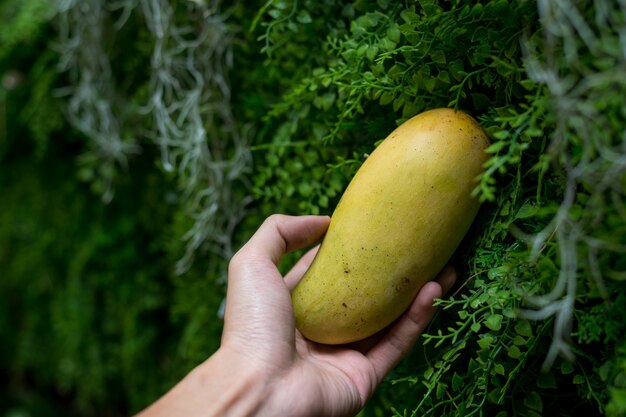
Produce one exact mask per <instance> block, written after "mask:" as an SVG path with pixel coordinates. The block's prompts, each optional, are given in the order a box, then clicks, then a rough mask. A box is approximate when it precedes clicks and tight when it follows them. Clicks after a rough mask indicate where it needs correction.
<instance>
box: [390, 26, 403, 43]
mask: <svg viewBox="0 0 626 417" xmlns="http://www.w3.org/2000/svg"><path fill="white" fill-rule="evenodd" d="M400 35H401V33H400V28H399V27H398V25H397V24H395V23H394V24H392V25H391V26H389V28H388V29H387V37H388V38H389V39H391V40H392V41H393V42H396V43H398V42H400Z"/></svg>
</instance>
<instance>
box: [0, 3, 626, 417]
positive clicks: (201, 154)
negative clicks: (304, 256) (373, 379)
mask: <svg viewBox="0 0 626 417" xmlns="http://www.w3.org/2000/svg"><path fill="white" fill-rule="evenodd" d="M625 17H626V10H625V9H624V5H623V4H622V3H620V2H617V1H606V0H596V1H591V0H583V1H576V2H573V1H571V0H558V1H548V0H539V1H536V2H535V1H526V0H519V1H514V0H510V1H509V0H484V1H480V2H479V1H469V0H468V1H464V0H452V1H436V0H420V1H406V2H391V1H387V0H356V1H333V0H321V1H312V0H270V1H261V2H252V1H247V2H246V1H233V2H222V1H218V0H194V1H191V0H116V1H106V0H84V1H76V0H54V1H46V0H23V1H20V2H15V1H10V0H0V18H1V19H2V25H0V416H3V417H18V416H19V417H27V416H121V415H130V414H132V413H135V412H137V411H139V410H141V409H142V408H143V407H145V406H146V405H148V404H150V403H151V402H152V401H154V400H155V399H156V398H158V397H159V396H160V395H162V394H163V393H164V392H165V391H166V390H167V389H168V388H170V387H171V386H172V385H173V384H174V383H175V382H176V381H178V380H179V379H180V378H181V377H182V376H184V375H185V374H186V373H187V372H188V371H189V370H190V369H192V368H193V367H194V366H196V365H197V364H199V363H200V362H202V361H203V360H204V359H205V358H207V357H208V356H209V355H210V354H211V353H212V352H214V351H215V349H216V348H217V347H218V345H219V337H220V332H221V325H222V322H221V318H220V306H221V303H222V300H223V297H224V292H225V282H226V268H227V264H228V260H229V258H230V256H232V254H233V253H234V252H235V251H236V250H237V248H238V247H239V246H240V245H241V244H242V243H243V242H245V240H246V239H247V238H248V237H249V236H250V235H251V234H252V233H253V232H254V230H256V228H257V227H258V226H259V225H260V223H261V222H262V221H263V219H264V218H265V217H267V216H268V215H270V214H272V213H275V212H281V213H286V214H294V215H297V214H309V213H314V214H317V213H324V214H330V213H332V209H333V207H334V205H335V204H336V203H337V201H338V199H339V197H340V195H341V192H342V190H343V189H344V188H345V186H346V185H347V183H348V181H349V179H350V178H351V177H352V175H353V174H354V172H355V171H356V169H358V167H359V166H360V164H361V163H362V161H363V160H364V158H365V156H364V155H365V154H366V153H368V152H371V150H372V149H373V148H374V147H375V145H376V144H377V143H378V142H379V141H380V140H382V139H384V138H385V137H386V136H387V134H388V133H389V132H391V131H392V130H393V129H394V128H395V127H396V126H397V125H398V124H399V123H401V122H402V121H404V120H406V119H407V118H409V117H411V116H413V115H415V114H417V113H419V112H421V111H423V110H426V109H430V108H434V107H454V108H458V109H461V110H464V111H467V112H468V113H470V114H472V115H473V116H474V117H476V118H477V119H478V120H479V121H480V122H481V123H482V125H483V126H484V127H485V129H486V130H487V132H488V133H489V134H490V136H491V137H492V141H493V145H492V146H491V147H490V148H489V153H490V160H489V162H488V163H487V164H486V167H485V168H486V172H485V174H484V175H483V176H482V177H481V178H480V179H478V181H477V188H476V191H475V193H476V197H477V198H480V199H481V200H482V201H483V203H484V204H483V208H482V210H481V212H480V214H479V216H478V219H477V221H476V222H475V224H474V226H473V228H472V230H471V231H470V234H469V235H468V237H467V238H466V240H465V242H464V243H463V244H462V246H461V248H460V249H459V251H458V253H457V254H456V255H455V257H454V259H453V263H454V264H455V266H456V267H457V269H458V270H459V272H460V274H461V279H460V281H459V283H458V285H457V287H456V288H455V289H454V290H453V293H452V295H451V296H450V298H449V299H447V300H446V301H443V302H442V304H441V310H440V313H439V314H438V316H437V318H436V319H435V320H434V322H433V324H432V325H431V327H430V328H429V329H428V331H427V334H426V335H425V336H424V337H423V338H422V339H421V341H420V342H419V343H418V346H416V348H415V350H414V352H413V353H412V354H411V355H409V357H408V358H407V359H406V360H405V361H403V362H402V363H401V364H400V365H399V366H398V368H397V369H396V370H394V372H393V373H392V374H391V375H390V376H389V377H388V378H387V379H386V380H385V381H384V382H383V384H382V385H381V387H380V389H379V390H378V391H377V393H376V395H375V397H374V398H373V399H372V401H371V402H370V404H368V406H367V407H366V408H365V410H363V412H362V413H361V415H364V416H413V415H433V416H463V417H465V416H470V415H489V416H497V417H505V416H537V415H550V416H575V415H586V416H590V415H605V414H606V415H612V416H619V415H626V339H625V336H624V335H625V334H626V328H625V327H626V320H625V319H626V291H625V286H624V284H623V282H624V280H626V272H625V271H626V257H625V256H624V252H626V204H625V201H626V174H625V172H626V163H625V162H624V161H626V145H625V143H626V142H625V140H626V137H625V136H624V132H625V131H626V103H625V102H624V97H626V85H625V84H626V77H624V76H623V74H624V73H625V71H626V53H625V52H624V51H626V36H624V33H626V22H625ZM296 257H297V254H295V255H293V256H290V257H288V258H286V259H285V262H284V264H283V265H282V268H283V269H287V268H288V267H289V265H290V264H291V263H292V262H293V261H294V260H295V259H296Z"/></svg>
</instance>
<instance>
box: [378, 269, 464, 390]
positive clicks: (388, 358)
mask: <svg viewBox="0 0 626 417" xmlns="http://www.w3.org/2000/svg"><path fill="white" fill-rule="evenodd" d="M455 281H456V272H455V270H454V269H453V268H452V267H449V266H447V267H445V268H444V269H443V270H442V271H441V272H440V273H439V275H438V276H437V278H436V279H435V280H434V281H431V282H428V283H426V284H425V285H424V286H423V287H422V289H421V290H420V292H419V294H418V295H417V297H416V298H415V300H414V301H413V304H411V306H410V307H409V309H408V310H407V311H406V312H405V313H404V315H402V317H401V318H400V319H399V320H398V321H397V322H396V323H395V324H394V325H393V326H392V327H391V328H390V329H389V331H388V332H387V333H386V334H385V336H384V337H383V338H382V339H381V340H380V341H379V342H378V343H377V344H376V345H374V346H373V347H372V348H371V349H370V350H369V351H368V352H367V354H366V355H367V357H368V359H369V360H370V362H371V364H372V366H373V367H374V370H375V372H376V375H377V377H378V380H379V381H380V380H381V379H382V378H383V377H384V376H385V375H386V374H387V373H388V372H389V371H390V370H391V369H392V368H393V367H394V366H395V365H396V364H397V363H398V362H399V361H400V359H401V358H402V357H403V356H404V355H405V354H406V353H407V352H408V351H409V350H410V349H411V348H412V347H413V345H414V344H415V341H416V340H417V338H418V337H419V335H420V334H421V333H422V331H423V330H424V329H425V328H426V326H427V325H428V323H429V322H430V320H431V319H432V318H433V315H434V314H435V311H436V308H435V307H434V306H433V302H434V299H435V298H441V297H442V296H443V294H445V293H446V292H447V291H448V290H449V289H450V288H451V287H452V286H453V285H454V282H455Z"/></svg>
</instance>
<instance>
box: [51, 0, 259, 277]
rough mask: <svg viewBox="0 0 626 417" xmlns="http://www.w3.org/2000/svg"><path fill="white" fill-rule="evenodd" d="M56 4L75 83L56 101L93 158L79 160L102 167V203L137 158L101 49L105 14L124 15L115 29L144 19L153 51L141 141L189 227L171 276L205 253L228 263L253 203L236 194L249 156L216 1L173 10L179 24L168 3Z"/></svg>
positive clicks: (65, 66) (65, 59)
mask: <svg viewBox="0 0 626 417" xmlns="http://www.w3.org/2000/svg"><path fill="white" fill-rule="evenodd" d="M55 6H56V9H57V14H58V15H57V19H56V20H57V21H58V27H59V32H60V39H59V51H60V52H61V62H60V69H61V70H62V71H64V72H67V73H68V74H70V81H71V83H70V85H68V86H67V87H66V88H63V89H61V90H60V94H61V95H62V96H64V97H65V98H66V100H67V103H68V104H67V107H68V118H69V120H70V122H71V123H72V124H73V125H74V126H75V127H76V128H78V129H79V130H80V131H81V132H82V133H83V134H84V135H85V137H86V138H87V139H88V141H89V143H90V147H91V151H90V152H88V153H87V154H85V155H84V156H83V158H82V159H83V160H84V161H86V162H90V163H93V164H95V165H96V166H98V172H99V173H100V175H101V176H103V177H104V178H102V180H103V181H104V182H105V185H106V187H105V193H104V195H103V199H104V200H105V201H110V199H111V198H112V197H113V177H114V175H115V172H116V170H117V169H118V168H119V167H122V168H124V167H126V165H127V163H128V156H129V154H132V153H135V152H138V151H139V147H138V145H137V142H136V141H134V140H123V139H122V138H121V137H120V132H121V131H132V129H124V125H123V123H124V121H123V120H122V119H121V118H120V117H119V116H118V114H116V111H115V109H118V108H120V109H123V108H124V107H123V100H120V99H119V98H118V97H117V92H116V90H115V83H114V80H113V76H112V74H111V68H110V63H109V60H108V55H107V51H106V49H105V47H104V41H103V38H104V31H105V23H108V20H109V19H110V16H109V14H110V12H111V11H116V12H118V13H117V14H118V15H119V16H120V17H119V18H118V19H117V21H116V22H114V26H113V27H114V28H116V29H120V28H121V27H123V25H124V24H125V23H126V22H127V21H128V19H129V17H130V16H131V15H132V14H133V13H141V14H142V15H143V17H144V19H145V22H146V25H147V29H148V31H149V33H151V35H152V37H153V42H154V47H153V51H152V56H151V61H150V65H151V79H150V94H149V99H148V101H147V102H146V103H145V105H144V107H143V108H142V109H141V111H140V113H141V117H142V118H143V119H144V120H146V122H147V125H149V126H150V128H149V129H148V131H147V132H145V137H142V138H140V139H142V143H150V142H152V143H154V144H155V145H156V146H157V147H158V149H159V150H160V155H161V157H160V161H161V166H162V167H163V169H164V170H165V171H166V172H170V173H172V174H173V175H175V177H176V179H177V181H178V186H179V192H180V195H179V196H178V198H179V201H180V202H181V205H182V206H183V207H184V209H185V211H186V213H187V215H188V216H189V217H190V219H191V220H192V226H191V227H190V228H189V230H188V231H187V232H186V233H185V234H184V236H183V239H184V240H185V246H186V249H185V253H184V255H183V256H182V257H181V259H180V260H179V261H178V262H177V264H176V272H177V273H178V274H182V273H184V272H185V271H186V270H188V268H189V267H190V266H191V264H192V262H193V259H194V256H195V254H196V253H197V252H198V251H199V250H200V249H201V248H208V250H209V251H211V252H212V253H214V254H216V255H218V256H220V257H222V258H224V259H228V258H230V257H231V256H232V254H233V243H232V234H233V230H234V228H235V226H236V225H237V224H238V223H239V222H240V220H241V218H242V217H243V216H244V214H245V207H246V205H247V204H248V202H249V197H245V196H244V197H241V196H239V195H236V194H235V192H234V191H233V190H234V189H239V190H241V189H242V187H241V186H242V185H244V187H245V183H246V174H247V172H248V170H249V166H250V164H251V154H250V150H249V146H248V143H247V138H248V137H249V135H248V134H247V133H246V132H247V130H245V128H242V127H241V126H239V125H238V124H237V123H236V121H235V119H234V117H233V114H232V109H231V102H230V100H231V96H230V85H229V80H228V71H229V70H230V68H231V66H232V61H233V56H232V47H231V45H232V40H233V34H232V30H231V29H230V28H229V27H228V25H227V23H226V18H225V16H224V15H223V14H221V12H220V2H219V1H217V0H213V1H202V2H200V1H193V2H192V1H189V2H185V3H182V5H181V3H180V2H179V3H176V4H175V6H176V7H188V9H187V13H186V14H185V19H181V18H180V15H181V14H180V13H179V14H178V18H177V15H176V14H175V9H174V3H170V1H168V0H118V1H112V2H110V1H106V0H83V1H77V0H56V4H55ZM181 20H183V21H182V22H181ZM125 110H126V111H128V109H125ZM146 139H147V142H146ZM144 146H146V145H144Z"/></svg>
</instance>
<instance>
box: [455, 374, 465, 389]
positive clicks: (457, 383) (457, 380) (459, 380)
mask: <svg viewBox="0 0 626 417" xmlns="http://www.w3.org/2000/svg"><path fill="white" fill-rule="evenodd" d="M462 386H463V378H461V377H460V376H459V374H457V373H456V372H455V373H454V374H453V375H452V390H453V391H458V390H459V388H461V387H462Z"/></svg>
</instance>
